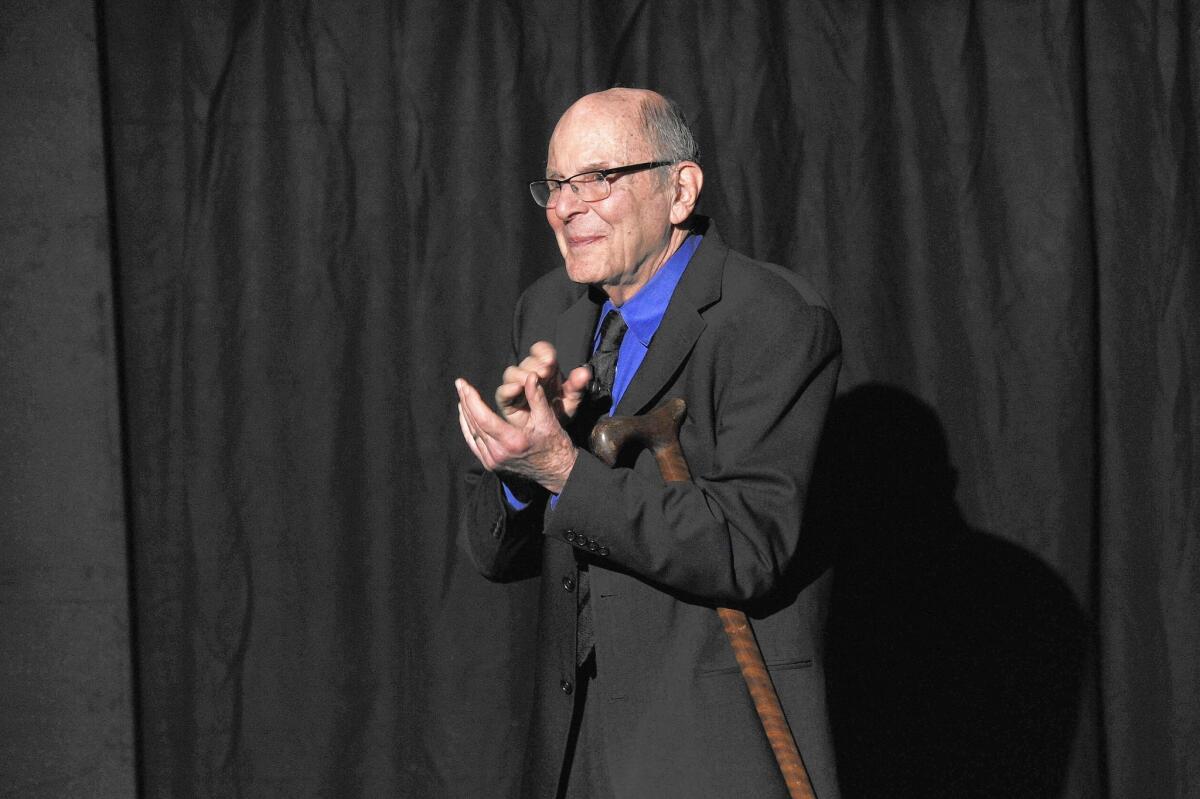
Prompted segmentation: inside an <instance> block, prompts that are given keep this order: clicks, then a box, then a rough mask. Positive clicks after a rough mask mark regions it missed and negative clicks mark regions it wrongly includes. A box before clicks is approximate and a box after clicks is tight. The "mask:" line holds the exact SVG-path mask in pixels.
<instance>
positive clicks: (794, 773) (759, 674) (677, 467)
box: [591, 399, 815, 799]
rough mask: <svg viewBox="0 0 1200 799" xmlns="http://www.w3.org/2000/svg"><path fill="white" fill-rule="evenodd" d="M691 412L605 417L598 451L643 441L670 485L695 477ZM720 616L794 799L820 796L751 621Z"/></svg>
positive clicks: (608, 454) (665, 408)
mask: <svg viewBox="0 0 1200 799" xmlns="http://www.w3.org/2000/svg"><path fill="white" fill-rule="evenodd" d="M686 415H687V404H686V403H685V402H684V401H683V400H682V399H669V400H667V401H666V402H664V403H662V404H661V405H659V406H658V407H657V408H655V409H654V410H653V411H651V412H650V413H648V414H646V415H644V416H609V417H604V418H602V419H601V420H600V421H599V422H597V423H596V426H595V428H593V429H592V438H591V445H592V453H593V454H594V455H595V456H596V457H598V458H599V459H600V460H602V461H604V463H606V464H608V465H609V466H612V465H614V464H615V463H616V462H617V455H618V454H619V453H620V451H621V449H622V448H623V447H625V446H626V445H628V444H638V445H641V446H643V447H646V448H647V449H649V450H650V451H651V452H652V453H653V454H654V459H655V460H656V461H657V462H658V468H659V471H661V472H662V476H663V479H664V480H666V481H667V482H668V483H670V482H683V481H690V480H691V479H692V476H691V472H690V471H689V470H688V465H687V461H686V460H684V457H683V449H682V448H681V447H680V446H679V426H680V425H681V424H682V423H683V418H684V416H686ZM717 614H718V615H719V616H720V617H721V624H722V626H723V627H724V628H725V635H726V636H727V637H728V638H729V644H730V646H732V647H733V656H734V658H736V659H737V664H738V667H739V668H740V669H741V671H742V678H743V679H744V680H745V681H746V687H747V688H748V689H749V690H750V698H751V699H752V700H753V701H754V709H755V710H757V711H758V719H759V721H761V722H762V726H763V730H764V731H765V732H766V734H767V741H768V742H770V744H771V750H772V751H773V752H774V753H775V761H776V762H777V763H778V764H779V771H780V772H781V773H782V774H783V781H784V782H785V783H786V784H787V789H788V793H789V794H790V795H791V797H792V799H815V795H814V794H813V789H812V782H811V781H810V780H809V778H808V771H806V770H805V768H804V761H803V760H802V759H801V758H800V750H799V749H798V748H797V747H796V740H795V738H793V737H792V731H791V728H789V727H788V723H787V719H786V718H784V715H783V707H782V706H781V705H780V704H779V695H778V694H777V693H776V692H775V686H774V685H773V684H772V683H771V675H770V674H769V673H768V672H767V665H766V663H765V662H764V661H763V656H762V650H761V649H759V647H758V641H757V640H755V638H754V630H752V629H751V628H750V621H749V620H748V619H747V618H746V614H745V613H743V612H742V611H740V610H734V609H732V608H717Z"/></svg>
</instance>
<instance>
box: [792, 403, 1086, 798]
mask: <svg viewBox="0 0 1200 799" xmlns="http://www.w3.org/2000/svg"><path fill="white" fill-rule="evenodd" d="M955 482H956V475H955V472H954V469H953V467H952V466H951V464H950V461H949V456H948V449H947V445H946V437H945V433H944V431H943V429H942V426H941V424H940V423H939V421H938V418H937V416H936V414H935V413H934V412H933V410H932V409H931V408H930V407H929V406H927V405H925V404H924V403H922V402H921V401H920V400H918V399H916V398H915V397H913V396H912V395H911V394H908V393H907V392H904V391H902V390H900V389H897V388H893V387H889V386H885V385H879V384H873V385H867V386H863V387H860V388H856V389H854V390H852V391H850V392H849V393H847V394H846V395H844V396H842V397H839V398H838V399H837V400H836V401H835V403H834V405H833V408H832V410H831V414H830V418H829V422H828V424H827V427H826V432H825V435H824V438H823V440H822V445H821V454H820V459H819V463H818V468H817V469H816V470H815V472H814V483H813V486H812V491H811V496H810V499H809V511H808V513H809V516H808V521H806V524H812V525H814V527H813V528H810V529H822V530H824V531H826V532H829V533H831V534H832V535H833V536H834V538H833V542H834V543H833V559H834V578H833V579H834V585H833V595H832V602H831V608H830V617H829V624H828V639H827V642H828V658H827V663H828V679H829V701H830V715H831V722H832V725H833V733H834V742H835V744H836V748H837V757H838V769H839V778H840V781H841V785H842V790H843V793H844V796H845V797H846V799H858V798H859V797H871V798H872V799H873V798H874V797H891V799H896V798H897V797H922V798H923V799H927V798H928V797H955V799H962V798H963V797H993V796H995V797H999V796H1020V797H1052V796H1058V795H1060V794H1061V792H1062V787H1063V784H1064V780H1065V776H1066V770H1067V761H1068V757H1069V754H1070V750H1071V744H1072V739H1073V736H1074V734H1075V729H1076V722H1077V717H1078V712H1079V702H1080V683H1081V675H1082V669H1083V661H1084V651H1085V646H1086V642H1087V624H1086V620H1085V617H1084V614H1083V612H1082V611H1081V609H1080V607H1079V605H1078V604H1077V602H1076V601H1075V599H1074V597H1073V596H1072V594H1071V592H1070V591H1069V589H1068V588H1067V586H1066V585H1065V584H1064V583H1063V582H1062V580H1060V579H1059V578H1058V577H1057V576H1056V575H1055V574H1054V572H1053V571H1051V570H1050V569H1049V568H1048V567H1047V566H1046V565H1045V564H1044V563H1042V562H1041V561H1040V560H1039V559H1038V558H1037V557H1035V556H1034V555H1032V554H1030V553H1029V552H1027V551H1025V550H1024V549H1022V548H1020V547H1018V546H1016V545H1014V544H1012V543H1010V542H1007V541H1005V540H1003V539H1000V538H998V537H996V536H993V535H990V534H987V533H984V532H982V531H979V530H975V529H972V528H971V527H970V526H969V525H968V524H967V523H966V522H965V521H964V520H963V518H962V515H961V513H960V511H959V509H958V507H957V505H956V504H955V501H954V489H955ZM818 526H819V527H818Z"/></svg>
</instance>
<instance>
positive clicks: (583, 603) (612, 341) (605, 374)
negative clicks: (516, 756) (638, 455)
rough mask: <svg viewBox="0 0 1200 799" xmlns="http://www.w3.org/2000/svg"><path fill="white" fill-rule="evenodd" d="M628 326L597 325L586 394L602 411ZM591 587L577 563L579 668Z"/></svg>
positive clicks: (607, 321) (615, 317)
mask: <svg viewBox="0 0 1200 799" xmlns="http://www.w3.org/2000/svg"><path fill="white" fill-rule="evenodd" d="M628 329H629V326H628V325H626V324H625V320H624V319H622V318H621V314H619V313H617V312H616V311H615V310H613V311H609V312H608V315H607V316H605V317H604V321H603V322H601V323H600V346H598V347H596V351H595V352H593V353H592V357H591V359H590V360H589V361H588V364H589V365H590V366H591V367H592V382H591V383H589V384H588V394H590V395H591V396H590V399H591V401H592V402H594V403H597V404H598V405H600V406H601V407H603V408H604V409H605V410H607V409H608V408H609V407H611V406H612V398H613V397H612V389H613V381H614V380H615V379H616V376H617V353H618V352H619V351H620V349H621V341H622V339H624V338H625V331H626V330H628ZM591 598H592V586H591V580H590V579H589V578H588V567H587V563H586V562H584V563H580V564H579V594H578V604H577V606H576V608H577V610H578V614H579V617H578V623H577V624H576V627H575V664H576V665H579V666H582V665H583V662H584V661H585V660H587V657H588V655H589V654H590V653H591V651H592V647H593V646H594V645H595V636H594V634H593V632H592V607H591Z"/></svg>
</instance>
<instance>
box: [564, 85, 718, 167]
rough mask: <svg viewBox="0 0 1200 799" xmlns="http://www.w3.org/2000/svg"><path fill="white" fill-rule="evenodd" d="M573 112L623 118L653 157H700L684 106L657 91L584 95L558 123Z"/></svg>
mask: <svg viewBox="0 0 1200 799" xmlns="http://www.w3.org/2000/svg"><path fill="white" fill-rule="evenodd" d="M573 113H581V114H585V115H588V116H591V115H594V114H602V115H606V116H610V117H620V118H621V119H623V120H626V121H627V122H629V123H630V124H629V126H628V128H629V132H630V134H631V135H637V136H639V137H640V139H641V143H642V144H644V145H645V151H646V152H648V153H650V155H649V156H648V157H649V158H652V159H653V160H655V161H699V160H700V148H699V147H698V146H697V145H696V137H695V136H694V135H693V134H692V130H691V128H690V127H689V126H688V123H687V119H686V118H685V117H684V115H683V110H682V109H681V108H680V107H679V104H678V103H676V102H675V101H674V100H672V99H670V98H668V97H665V96H663V95H661V94H659V93H658V92H656V91H652V90H650V89H629V88H624V87H617V88H612V89H606V90H604V91H602V92H595V93H594V94H587V95H584V96H583V97H581V98H579V99H578V100H576V101H575V102H574V103H573V104H572V105H571V107H570V108H568V109H567V110H566V112H564V113H563V115H562V118H561V119H560V120H559V126H561V125H562V124H563V122H564V121H567V120H568V118H569V117H570V116H572V114H573ZM639 128H640V130H639ZM555 131H556V132H557V131H558V126H556V127H555ZM635 132H636V133H635Z"/></svg>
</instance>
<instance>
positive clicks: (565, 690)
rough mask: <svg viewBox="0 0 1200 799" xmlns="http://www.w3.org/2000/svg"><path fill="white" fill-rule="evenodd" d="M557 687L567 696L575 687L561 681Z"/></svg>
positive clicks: (569, 682)
mask: <svg viewBox="0 0 1200 799" xmlns="http://www.w3.org/2000/svg"><path fill="white" fill-rule="evenodd" d="M558 687H559V688H561V689H562V692H563V693H564V694H566V695H567V696H570V695H571V692H572V691H574V690H575V686H574V685H572V684H571V681H570V680H563V681H562V682H560V683H559V684H558Z"/></svg>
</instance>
